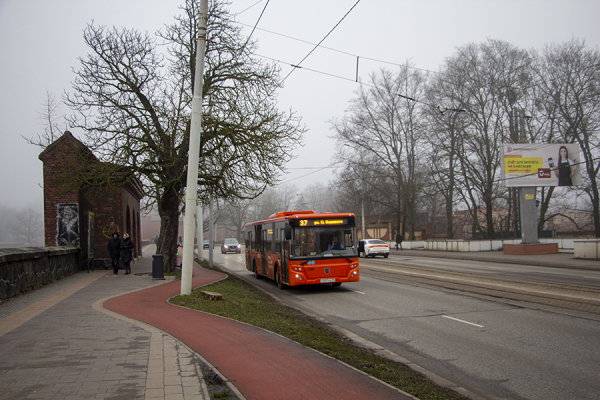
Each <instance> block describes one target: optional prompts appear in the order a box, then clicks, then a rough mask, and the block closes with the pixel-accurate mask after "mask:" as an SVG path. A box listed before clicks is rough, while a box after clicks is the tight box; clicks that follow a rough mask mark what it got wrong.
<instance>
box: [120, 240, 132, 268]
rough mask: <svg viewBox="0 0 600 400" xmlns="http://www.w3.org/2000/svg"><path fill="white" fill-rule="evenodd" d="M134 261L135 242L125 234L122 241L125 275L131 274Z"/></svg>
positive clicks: (122, 259)
mask: <svg viewBox="0 0 600 400" xmlns="http://www.w3.org/2000/svg"><path fill="white" fill-rule="evenodd" d="M132 260H133V242H132V241H131V238H130V237H129V234H127V233H124V234H123V240H122V241H121V261H122V262H123V265H124V266H125V275H129V274H131V267H130V264H131V261H132Z"/></svg>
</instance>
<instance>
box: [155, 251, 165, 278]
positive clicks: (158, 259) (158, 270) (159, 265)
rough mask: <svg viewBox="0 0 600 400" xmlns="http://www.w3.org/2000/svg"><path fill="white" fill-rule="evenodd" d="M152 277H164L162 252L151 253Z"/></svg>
mask: <svg viewBox="0 0 600 400" xmlns="http://www.w3.org/2000/svg"><path fill="white" fill-rule="evenodd" d="M152 279H165V273H164V270H163V255H162V254H152Z"/></svg>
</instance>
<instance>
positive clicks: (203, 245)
mask: <svg viewBox="0 0 600 400" xmlns="http://www.w3.org/2000/svg"><path fill="white" fill-rule="evenodd" d="M202 248H203V249H208V248H210V241H209V240H205V241H204V242H202Z"/></svg>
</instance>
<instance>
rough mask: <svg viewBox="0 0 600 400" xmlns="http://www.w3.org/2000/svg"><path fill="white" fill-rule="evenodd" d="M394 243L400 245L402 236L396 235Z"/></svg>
mask: <svg viewBox="0 0 600 400" xmlns="http://www.w3.org/2000/svg"><path fill="white" fill-rule="evenodd" d="M396 243H402V235H401V234H399V233H397V234H396Z"/></svg>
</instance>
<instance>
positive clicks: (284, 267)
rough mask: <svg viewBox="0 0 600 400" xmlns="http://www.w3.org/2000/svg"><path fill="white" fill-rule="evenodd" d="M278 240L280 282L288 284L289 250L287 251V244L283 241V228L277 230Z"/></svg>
mask: <svg viewBox="0 0 600 400" xmlns="http://www.w3.org/2000/svg"><path fill="white" fill-rule="evenodd" d="M278 239H279V240H280V241H281V258H280V260H281V265H280V268H281V280H282V281H283V282H289V281H290V280H289V278H288V255H289V254H288V253H289V249H288V242H287V240H286V239H285V231H284V229H283V228H281V229H279V237H278Z"/></svg>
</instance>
